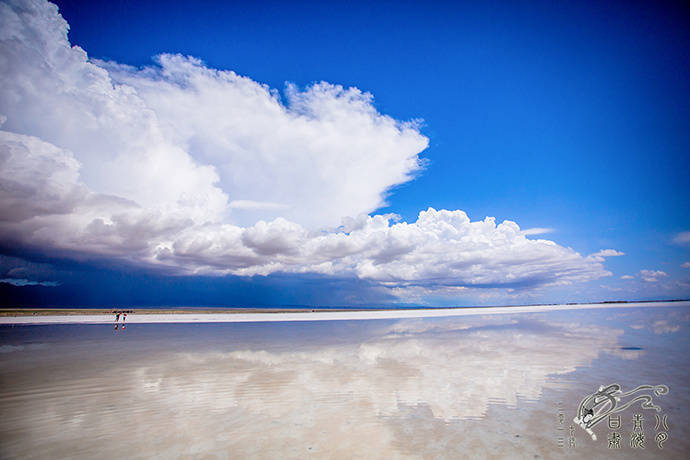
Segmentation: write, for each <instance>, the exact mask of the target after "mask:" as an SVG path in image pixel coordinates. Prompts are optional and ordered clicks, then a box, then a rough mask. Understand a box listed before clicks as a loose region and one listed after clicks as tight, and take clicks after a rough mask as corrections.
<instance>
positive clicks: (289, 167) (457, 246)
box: [0, 0, 620, 290]
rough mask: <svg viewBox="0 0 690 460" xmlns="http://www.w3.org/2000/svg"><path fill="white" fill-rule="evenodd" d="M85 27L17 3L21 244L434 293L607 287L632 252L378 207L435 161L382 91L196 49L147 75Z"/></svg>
mask: <svg viewBox="0 0 690 460" xmlns="http://www.w3.org/2000/svg"><path fill="white" fill-rule="evenodd" d="M67 32H68V25H67V23H66V22H65V20H64V19H63V18H62V17H61V16H60V15H59V13H58V10H57V7H56V6H55V5H52V4H50V3H47V2H45V1H40V0H11V1H6V2H2V3H0V117H1V118H0V122H2V126H1V127H0V181H1V182H2V187H0V212H1V213H2V214H1V216H0V238H3V240H5V241H7V242H10V243H11V244H15V245H18V246H20V247H34V248H38V249H40V250H44V251H48V252H50V251H60V254H67V255H68V256H70V257H76V256H79V257H83V256H99V257H113V258H117V259H121V260H126V261H128V262H129V263H133V264H138V265H148V266H151V267H166V268H167V269H171V270H174V271H177V272H179V273H218V274H225V273H231V274H236V275H255V274H269V273H274V272H279V271H280V272H296V273H304V272H318V273H325V274H332V275H338V276H356V277H359V278H364V279H370V280H374V281H376V282H379V283H381V284H382V285H383V286H388V287H391V288H409V287H414V286H422V287H424V288H425V289H432V290H433V289H447V288H454V287H466V286H471V287H531V286H541V285H552V284H562V283H570V282H574V281H583V280H589V279H594V278H598V277H601V276H605V275H607V274H608V272H606V271H605V270H604V269H603V266H602V262H603V261H604V257H607V256H613V255H620V254H619V253H617V252H616V251H614V250H606V251H601V252H599V253H597V254H594V255H592V256H590V257H582V256H581V255H579V254H578V253H576V252H575V251H573V250H572V249H569V248H564V247H561V246H559V245H557V244H556V243H554V242H552V241H548V240H541V239H539V240H530V239H528V238H527V235H530V234H534V233H536V232H531V233H530V231H520V228H519V227H518V225H517V224H515V223H513V222H509V221H506V222H503V223H501V224H498V225H496V223H495V222H494V220H493V219H492V218H487V219H485V220H483V221H479V222H471V221H470V219H469V218H468V217H467V215H466V214H465V213H464V212H462V211H436V210H434V209H431V208H430V209H428V210H427V211H423V212H421V213H420V214H419V218H418V219H417V221H416V222H413V223H405V222H397V223H396V222H395V219H394V216H389V215H387V216H380V215H374V216H371V215H369V214H371V213H372V212H374V211H375V210H376V209H378V208H380V207H381V206H382V205H384V204H385V196H386V193H387V192H388V191H389V190H390V188H391V187H393V186H395V185H398V184H401V183H404V182H406V181H409V180H410V179H412V178H413V177H414V175H415V174H417V173H418V172H419V171H420V169H421V163H422V162H421V160H420V158H419V156H418V155H419V153H420V152H422V151H423V150H424V149H425V148H426V147H427V144H428V140H427V138H426V137H424V136H423V135H422V134H421V133H420V132H419V126H418V124H417V123H416V122H414V121H412V122H401V121H398V120H395V119H393V118H391V117H389V116H386V115H383V114H380V113H379V112H378V111H377V110H376V109H375V107H374V105H373V99H372V96H371V95H370V94H368V93H365V92H362V91H360V90H359V89H357V88H343V87H341V86H338V85H333V84H330V83H325V82H321V83H317V84H314V85H312V86H310V87H307V88H306V89H304V90H300V89H298V88H296V87H294V86H291V85H288V86H287V89H286V90H285V91H284V92H283V93H282V94H281V93H280V92H279V91H277V90H275V89H271V88H269V87H267V86H266V85H263V84H260V83H257V82H255V81H253V80H251V79H250V78H247V77H242V76H239V75H237V74H235V73H234V72H231V71H224V70H217V69H212V68H208V67H206V66H205V65H204V64H203V63H202V62H201V61H199V60H197V59H195V58H191V57H184V56H180V55H161V56H158V57H157V58H156V61H155V64H154V65H152V66H150V67H146V68H140V69H137V68H132V67H129V66H126V65H122V64H118V63H114V62H103V61H97V60H90V59H89V58H88V56H87V54H86V52H85V51H84V50H82V49H80V48H79V47H76V46H75V47H72V46H71V45H70V43H69V40H68V37H67ZM328 229H331V230H328ZM333 229H335V230H333Z"/></svg>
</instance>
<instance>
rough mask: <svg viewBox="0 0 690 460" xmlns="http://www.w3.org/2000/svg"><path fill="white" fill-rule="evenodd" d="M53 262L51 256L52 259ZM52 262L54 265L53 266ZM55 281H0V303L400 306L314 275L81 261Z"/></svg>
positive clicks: (354, 284) (360, 287)
mask: <svg viewBox="0 0 690 460" xmlns="http://www.w3.org/2000/svg"><path fill="white" fill-rule="evenodd" d="M51 262H53V264H55V261H51ZM53 266H55V265H53ZM55 269H56V271H55V278H54V279H53V280H54V281H57V282H59V283H60V285H59V286H50V287H48V286H13V285H11V284H8V283H0V306H2V307H52V306H55V307H112V306H116V305H117V306H132V307H165V306H171V307H182V306H194V307H197V306H198V307H275V306H302V307H305V306H306V307H310V306H314V307H316V306H318V307H327V306H331V307H337V306H344V305H347V306H384V305H385V306H402V305H400V304H399V303H397V302H396V300H397V299H396V298H395V297H393V296H391V295H389V294H387V293H386V291H383V290H381V289H380V288H379V287H377V286H376V285H374V284H373V283H370V282H367V281H362V280H357V279H340V278H337V279H334V278H328V277H324V276H318V275H284V274H275V275H269V276H255V277H252V278H243V277H237V276H225V277H217V276H195V277H180V276H166V275H160V274H152V273H147V272H144V271H133V270H132V269H131V267H129V268H128V269H125V268H124V267H123V268H122V269H120V268H117V269H112V268H104V267H93V266H89V265H79V264H75V263H74V262H69V261H66V262H65V264H64V265H62V266H55Z"/></svg>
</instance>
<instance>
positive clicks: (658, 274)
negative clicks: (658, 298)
mask: <svg viewBox="0 0 690 460" xmlns="http://www.w3.org/2000/svg"><path fill="white" fill-rule="evenodd" d="M638 276H639V277H640V278H641V279H642V280H643V281H647V282H649V283H656V282H657V281H659V280H660V279H661V278H666V277H667V276H668V273H666V272H663V271H661V270H640V273H639V274H638Z"/></svg>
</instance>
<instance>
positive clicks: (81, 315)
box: [0, 300, 690, 325]
mask: <svg viewBox="0 0 690 460" xmlns="http://www.w3.org/2000/svg"><path fill="white" fill-rule="evenodd" d="M640 307H648V308H664V307H690V301H688V300H684V301H663V302H613V303H595V304H563V305H530V306H513V307H453V308H419V309H397V310H396V309H378V310H374V309H366V310H364V309H362V310H350V309H347V310H346V309H343V310H333V309H328V310H318V309H311V308H310V309H306V308H305V309H299V310H297V309H259V308H254V309H222V310H220V309H203V310H196V309H187V310H182V309H181V310H176V309H167V310H161V309H131V311H132V312H131V313H129V314H128V316H127V324H131V323H235V322H273V321H338V320H367V319H404V318H431V317H446V316H471V315H511V314H517V313H545V312H553V311H568V310H587V309H604V308H640ZM117 310H120V309H117ZM122 310H125V309H124V308H123V309H122ZM127 311H130V310H127ZM114 318H115V315H114V314H113V310H112V309H103V308H99V309H36V308H33V309H19V308H16V309H0V325H19V324H112V323H114Z"/></svg>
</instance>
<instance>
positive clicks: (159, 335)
mask: <svg viewBox="0 0 690 460" xmlns="http://www.w3.org/2000/svg"><path fill="white" fill-rule="evenodd" d="M689 324H690V310H689V309H687V308H682V307H669V308H629V309H600V310H581V311H565V312H549V313H533V314H518V315H505V316H475V317H459V318H427V319H405V320H371V321H332V322H330V321H328V322H306V323H289V322H283V323H268V322H267V323H231V324H194V325H185V324H168V325H158V324H131V325H129V326H128V327H127V329H126V330H125V331H121V330H118V331H115V330H114V329H112V326H107V325H60V326H21V327H20V326H17V327H7V326H3V327H2V328H0V366H1V367H0V369H2V370H1V372H0V390H1V395H0V414H2V417H0V457H2V458H56V457H67V456H69V457H83V458H93V457H105V458H121V457H129V458H152V457H160V458H169V457H177V456H192V457H206V456H210V457H219V458H230V457H233V458H237V457H264V458H303V457H308V456H314V457H329V458H383V457H386V458H390V457H400V458H404V457H428V458H431V457H447V458H458V457H468V456H472V457H480V458H481V457H522V458H551V457H559V456H564V455H565V456H582V455H585V456H591V455H594V456H613V457H620V458H624V457H625V458H629V457H631V456H632V457H639V458H658V457H660V456H661V457H668V458H680V457H682V456H684V455H686V452H687V451H688V450H689V449H690V442H689V441H688V440H687V438H688V436H687V435H688V432H689V431H690V430H689V429H688V426H689V422H690V416H689V414H690V405H689V401H688V395H689V394H690V393H689V391H688V389H689V388H688V385H689V384H690V378H689V377H690V376H689V375H688V374H689V372H688V369H689V368H688V364H687V356H688V353H689V352H690V340H689V335H688V326H689ZM611 383H617V384H619V385H621V387H622V389H623V391H627V390H632V389H634V388H635V387H637V386H639V385H644V384H651V385H659V384H663V385H666V386H668V388H669V392H668V394H665V395H661V396H655V397H654V403H655V404H656V405H657V406H658V407H659V409H660V410H659V411H656V410H654V409H643V408H642V407H641V405H640V404H639V403H638V404H634V405H632V406H631V407H630V408H628V409H626V410H624V411H621V412H619V413H617V414H616V415H615V416H614V418H615V417H616V416H620V425H621V426H620V427H619V428H616V429H612V428H610V427H609V420H608V419H606V420H603V421H602V422H601V423H599V424H597V425H596V426H594V427H593V428H592V430H593V432H594V433H595V434H596V435H597V440H596V441H595V440H592V438H591V437H590V435H589V434H588V433H586V432H585V431H584V429H582V428H581V427H579V426H576V425H575V424H574V422H573V417H575V415H576V411H577V409H578V405H579V403H580V401H581V400H582V399H583V398H585V397H586V396H587V395H589V394H592V393H594V392H595V391H597V390H598V388H599V386H600V385H607V384H611ZM648 393H649V392H648ZM559 414H562V415H560V416H559ZM635 414H640V415H641V416H642V417H641V419H642V422H641V425H642V426H641V428H640V427H636V426H635ZM657 414H658V415H659V416H660V420H663V419H661V417H663V416H666V418H665V422H666V426H668V430H666V429H665V427H664V426H663V425H661V424H659V423H657V420H656V418H655V415H657ZM655 424H657V425H659V426H658V427H655ZM571 425H572V426H573V429H572V430H571V429H570V426H571ZM614 425H615V424H614ZM638 428H640V429H638ZM614 432H615V433H617V434H618V435H619V436H620V438H619V444H620V448H615V447H616V443H615V442H612V441H615V439H616V438H615V436H612V433H614ZM661 432H663V433H666V438H665V439H662V438H663V436H661V435H659V433H661ZM636 433H643V436H642V437H640V436H639V435H638V434H636ZM633 437H634V438H635V439H634V440H635V443H636V444H638V445H635V446H631V438H633ZM640 438H642V439H643V441H644V442H643V444H642V446H644V448H643V447H642V446H640V445H639V441H640ZM573 443H574V446H572V444H573ZM635 443H634V444H635ZM659 444H661V447H662V448H661V449H660V448H659Z"/></svg>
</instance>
